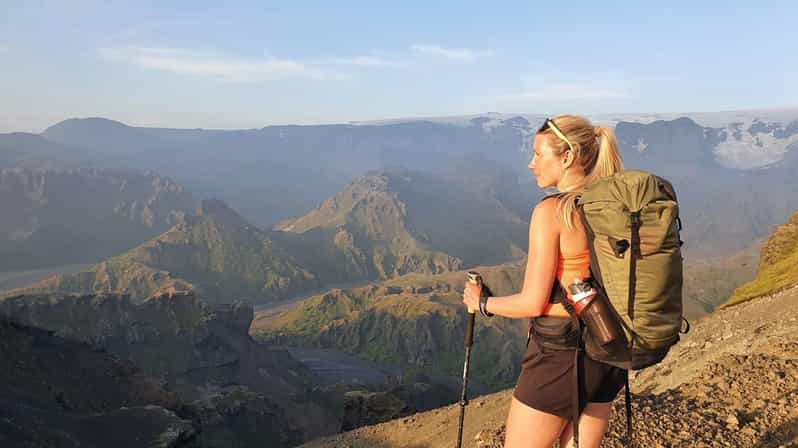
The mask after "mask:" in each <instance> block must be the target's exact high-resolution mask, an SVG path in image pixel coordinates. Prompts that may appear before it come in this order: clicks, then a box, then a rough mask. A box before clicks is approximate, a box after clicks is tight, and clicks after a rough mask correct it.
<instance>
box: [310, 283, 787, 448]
mask: <svg viewBox="0 0 798 448" xmlns="http://www.w3.org/2000/svg"><path fill="white" fill-rule="evenodd" d="M796 335H798V287H793V288H792V289H789V290H786V291H783V292H781V293H778V294H776V295H773V296H769V297H764V298H760V299H756V300H752V301H749V302H746V303H742V304H740V305H737V306H733V307H730V308H726V309H721V310H718V311H716V312H715V313H714V314H713V315H711V316H709V317H707V318H705V319H703V320H701V321H699V322H694V323H693V328H692V331H691V332H690V333H689V334H688V335H686V336H685V337H683V339H682V341H681V342H680V343H679V344H678V345H677V346H676V347H674V349H673V350H672V351H671V354H670V355H669V356H668V357H667V358H666V359H665V360H664V361H663V362H662V363H661V364H660V365H658V366H656V367H654V368H651V369H648V370H644V371H642V372H639V373H638V374H637V375H634V377H633V379H632V391H633V393H634V394H633V407H634V414H633V415H634V436H635V441H636V443H637V445H636V446H639V447H750V448H765V447H773V448H777V447H798V407H797V406H796V404H798V336H796ZM475 350H478V345H475ZM510 396H511V391H510V390H507V391H503V392H499V393H496V394H492V395H486V396H483V397H478V398H475V399H472V401H471V404H470V405H469V407H468V408H467V411H466V422H465V430H464V440H465V443H464V446H472V447H480V448H487V447H491V448H492V447H500V446H501V445H502V439H503V433H504V427H503V423H504V418H505V416H506V412H507V406H508V404H509V400H510ZM623 408H624V405H623V398H622V395H621V398H619V399H618V400H617V401H616V403H615V407H614V417H613V420H612V424H611V427H610V430H609V432H608V435H607V437H606V438H605V441H604V443H603V446H605V447H622V446H624V445H623V437H624V434H625V421H624V418H623ZM458 413H459V406H457V405H452V406H448V407H445V408H440V409H436V410H433V411H429V412H424V413H419V414H415V415H412V416H409V417H404V418H402V419H398V420H393V421H391V422H387V423H383V424H380V425H375V426H368V427H363V428H359V429H357V430H355V431H351V432H348V433H344V434H339V435H337V436H333V437H329V438H325V439H319V440H315V441H312V442H310V443H308V444H306V445H303V447H305V448H331V447H350V448H359V447H379V448H389V447H411V448H438V447H447V448H448V447H451V446H452V445H454V444H455V440H456V436H457V421H458Z"/></svg>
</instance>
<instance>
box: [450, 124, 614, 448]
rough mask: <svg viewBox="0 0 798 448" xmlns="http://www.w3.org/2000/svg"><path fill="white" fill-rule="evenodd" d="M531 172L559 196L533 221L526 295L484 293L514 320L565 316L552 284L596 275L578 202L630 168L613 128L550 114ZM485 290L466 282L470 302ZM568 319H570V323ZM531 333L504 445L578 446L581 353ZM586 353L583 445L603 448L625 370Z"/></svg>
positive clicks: (487, 307) (488, 304)
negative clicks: (607, 178)
mask: <svg viewBox="0 0 798 448" xmlns="http://www.w3.org/2000/svg"><path fill="white" fill-rule="evenodd" d="M529 169H530V170H531V171H532V172H533V173H534V174H535V180H536V181H537V184H538V186H539V187H540V188H541V189H544V190H546V189H550V188H556V189H557V190H558V192H559V193H561V194H559V195H557V196H554V197H550V198H548V199H545V200H543V201H541V202H540V203H539V204H538V205H537V206H536V207H535V209H534V210H533V211H532V218H531V219H530V223H529V252H528V258H527V264H526V271H525V273H524V284H523V288H522V289H521V292H519V293H517V294H513V295H508V296H501V297H488V298H486V299H484V298H483V311H484V312H485V313H486V314H490V313H492V314H496V315H499V316H504V317H509V318H530V317H531V318H540V317H545V318H546V319H548V320H549V321H551V320H552V319H555V320H556V319H558V318H560V319H565V320H568V321H570V320H571V317H570V315H569V313H568V311H567V310H566V308H565V307H564V306H563V305H561V304H560V303H551V302H550V298H551V295H552V285H554V282H555V281H556V282H559V284H560V285H561V287H562V288H563V290H565V291H567V286H568V285H569V284H571V283H573V282H574V280H577V279H580V280H581V279H587V278H589V277H590V271H589V266H590V257H589V252H588V240H587V236H586V234H585V229H584V227H583V226H582V223H581V220H580V217H579V213H578V212H576V207H575V201H576V199H577V197H578V195H579V193H580V192H581V191H583V190H584V189H585V187H586V186H588V185H590V184H591V183H592V182H594V181H595V180H597V179H600V178H602V177H605V176H609V175H612V174H614V173H615V172H617V171H620V170H622V169H623V162H622V160H621V156H620V154H619V152H618V148H617V142H616V140H615V135H614V134H613V132H612V130H610V129H608V128H605V127H594V126H593V124H592V123H590V121H588V120H587V119H585V118H583V117H578V116H573V115H560V116H557V117H554V118H550V119H547V120H546V121H545V122H544V124H543V126H541V128H540V129H539V130H538V132H537V134H536V135H535V140H534V144H533V155H532V160H531V161H530V162H529ZM479 301H480V289H479V287H478V286H476V285H474V284H471V283H468V282H466V285H465V291H464V294H463V302H464V303H465V304H466V305H467V306H468V307H469V308H470V309H475V310H476V309H480V303H479ZM563 322H564V323H565V322H566V321H563ZM544 342H545V341H544V340H543V338H542V336H539V335H537V334H536V333H535V332H534V331H531V332H530V340H529V343H528V346H527V351H526V353H525V355H524V357H523V361H522V365H521V374H520V376H519V378H518V383H517V384H516V386H515V390H514V391H513V398H512V401H511V403H510V410H509V413H508V415H507V425H506V433H505V442H504V446H505V448H522V447H523V448H536V447H551V446H552V445H553V444H554V442H555V441H557V440H559V441H560V447H570V446H573V444H574V443H573V427H572V426H573V424H572V423H571V422H572V417H573V415H574V412H573V409H574V398H575V397H574V394H575V390H574V380H573V378H574V377H573V374H574V372H573V369H574V368H575V365H574V364H575V363H574V359H575V356H574V351H573V350H571V351H567V350H555V349H550V348H548V347H544V346H543V343H544ZM583 353H584V352H579V354H578V356H579V357H580V358H581V359H580V360H579V362H580V371H579V377H578V378H579V388H580V393H579V411H580V417H579V428H578V434H579V446H580V448H592V447H595V448H598V447H599V446H600V444H601V440H602V438H603V437H604V433H605V431H606V429H607V425H608V421H609V417H610V410H611V406H612V401H613V400H614V399H615V396H616V395H617V394H618V392H619V391H620V390H621V389H622V388H623V385H624V371H623V370H621V369H618V368H616V367H611V366H609V365H607V364H602V363H599V362H597V361H594V360H592V359H590V358H588V357H586V356H583Z"/></svg>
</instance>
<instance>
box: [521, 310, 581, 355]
mask: <svg viewBox="0 0 798 448" xmlns="http://www.w3.org/2000/svg"><path fill="white" fill-rule="evenodd" d="M579 332H580V329H579V326H578V325H576V324H575V323H574V321H573V319H571V318H570V317H556V316H540V317H535V318H532V319H530V321H529V337H534V338H535V340H536V341H537V342H538V343H539V344H540V345H541V346H543V347H545V348H548V349H552V350H573V349H575V348H577V347H578V346H579Z"/></svg>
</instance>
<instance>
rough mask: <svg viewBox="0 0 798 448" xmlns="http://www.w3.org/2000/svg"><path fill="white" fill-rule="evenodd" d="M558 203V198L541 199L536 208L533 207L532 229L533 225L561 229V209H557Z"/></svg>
mask: <svg viewBox="0 0 798 448" xmlns="http://www.w3.org/2000/svg"><path fill="white" fill-rule="evenodd" d="M557 203H558V201H557V200H556V198H549V199H545V200H543V201H540V202H539V203H538V204H537V205H536V206H535V208H534V209H532V217H531V218H530V229H531V228H532V227H539V226H544V227H546V228H547V229H550V230H557V231H559V228H560V221H559V219H558V216H559V211H558V210H557Z"/></svg>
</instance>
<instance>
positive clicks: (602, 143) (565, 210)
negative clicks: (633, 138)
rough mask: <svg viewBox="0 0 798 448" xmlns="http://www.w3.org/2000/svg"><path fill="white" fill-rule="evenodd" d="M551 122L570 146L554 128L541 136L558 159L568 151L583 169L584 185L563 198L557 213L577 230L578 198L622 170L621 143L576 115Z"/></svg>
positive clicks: (581, 183)
mask: <svg viewBox="0 0 798 448" xmlns="http://www.w3.org/2000/svg"><path fill="white" fill-rule="evenodd" d="M551 121H552V122H553V123H554V125H555V126H556V127H557V129H559V130H560V132H562V134H563V135H564V136H565V138H566V139H567V140H568V142H566V141H564V140H563V139H561V138H560V137H558V136H557V135H556V133H555V132H554V131H552V129H551V127H548V128H546V129H545V130H543V131H542V132H540V134H541V135H546V136H549V143H550V144H551V146H552V147H553V148H554V154H555V155H558V156H559V155H562V154H563V153H565V151H568V150H572V151H573V164H572V165H571V166H577V167H580V168H582V170H583V172H584V174H585V177H584V181H582V182H579V183H577V184H576V185H574V188H572V189H570V190H569V191H567V192H565V193H564V194H563V195H562V196H560V198H559V202H558V204H557V212H558V214H559V215H560V216H562V219H563V223H564V224H565V226H566V228H568V230H574V218H573V214H574V211H576V199H577V197H578V196H579V195H580V194H581V193H582V192H583V191H584V190H585V189H586V188H587V187H589V186H590V185H591V184H593V183H594V182H596V181H598V180H599V179H601V178H604V177H608V176H612V175H613V174H615V173H617V172H618V171H621V170H623V160H622V159H621V154H620V152H618V142H617V140H616V139H615V133H614V132H613V131H612V129H610V128H607V127H603V126H596V127H594V126H593V123H591V122H590V121H589V120H588V119H587V118H584V117H579V116H576V115H558V116H556V117H554V118H552V119H551ZM568 143H570V146H569V145H568Z"/></svg>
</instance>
